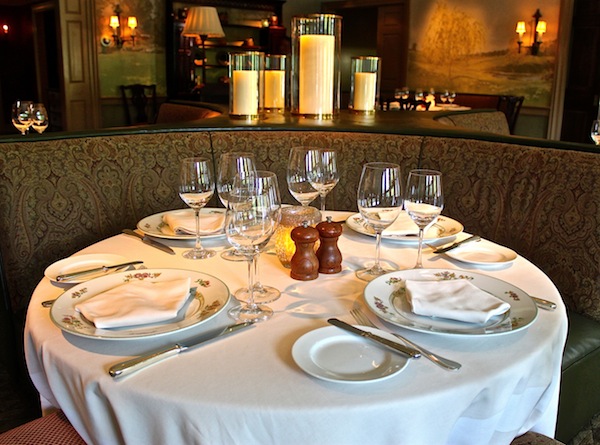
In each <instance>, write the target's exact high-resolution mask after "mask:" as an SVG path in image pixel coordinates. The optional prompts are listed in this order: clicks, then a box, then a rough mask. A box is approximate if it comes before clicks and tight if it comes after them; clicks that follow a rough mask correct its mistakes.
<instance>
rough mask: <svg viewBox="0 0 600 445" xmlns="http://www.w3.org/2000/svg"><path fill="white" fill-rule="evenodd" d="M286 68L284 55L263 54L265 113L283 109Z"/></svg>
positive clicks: (281, 111)
mask: <svg viewBox="0 0 600 445" xmlns="http://www.w3.org/2000/svg"><path fill="white" fill-rule="evenodd" d="M286 69H287V57H286V56H284V55H277V54H267V55H266V56H265V88H264V91H265V102H264V109H265V111H266V112H267V113H283V112H284V111H285V106H286V103H285V102H286V101H285V96H286V84H287V76H286Z"/></svg>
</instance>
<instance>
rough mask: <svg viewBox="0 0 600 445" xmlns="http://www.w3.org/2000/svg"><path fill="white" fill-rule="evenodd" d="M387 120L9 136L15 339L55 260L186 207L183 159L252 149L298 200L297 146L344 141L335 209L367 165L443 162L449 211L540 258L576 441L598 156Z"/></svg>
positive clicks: (596, 271)
mask: <svg viewBox="0 0 600 445" xmlns="http://www.w3.org/2000/svg"><path fill="white" fill-rule="evenodd" d="M389 114H390V113H388V116H385V117H382V118H381V119H380V120H378V119H379V118H377V117H376V118H375V120H376V123H375V124H374V123H373V122H368V121H366V120H362V119H361V118H357V119H354V120H353V119H351V118H349V117H348V118H343V119H342V120H341V122H340V123H339V124H333V125H319V124H318V123H311V122H303V123H290V122H289V121H288V120H284V121H283V122H282V123H273V124H270V123H269V122H266V123H262V124H257V125H255V126H249V125H243V124H236V123H232V122H229V120H228V119H226V118H222V117H217V118H214V119H209V120H208V121H210V122H209V123H205V124H202V125H198V126H193V127H192V126H188V127H180V126H178V127H176V126H172V127H169V126H149V127H146V128H144V129H140V128H137V129H134V130H131V129H116V130H104V131H99V132H95V133H93V134H91V133H88V134H66V133H65V134H51V133H49V134H48V135H44V136H41V137H23V138H4V139H0V196H2V199H1V200H0V255H1V258H0V259H1V263H0V265H1V268H2V270H1V272H2V273H1V274H0V277H1V279H2V286H1V287H0V289H1V290H2V293H3V297H4V301H5V308H4V309H3V311H4V312H8V314H9V316H10V317H11V319H12V320H13V321H14V322H15V324H16V325H17V332H18V333H19V334H18V335H20V326H21V324H22V321H23V318H24V314H25V311H26V307H27V304H28V300H29V297H30V295H31V294H32V292H33V290H34V288H35V286H36V284H37V283H38V282H39V281H40V279H41V278H42V277H43V272H44V269H45V268H46V267H47V266H48V265H50V264H51V263H53V262H54V261H57V260H59V259H61V258H64V257H66V256H69V255H71V254H72V253H73V252H75V251H77V250H79V249H81V248H83V247H85V246H87V245H89V244H91V243H94V242H96V241H98V240H100V239H102V238H105V237H108V236H112V235H115V234H117V233H120V232H121V230H122V229H123V228H133V227H135V224H136V223H137V221H139V220H140V219H141V218H143V217H145V216H148V215H150V214H154V213H157V212H161V211H165V210H169V209H174V208H182V207H184V205H183V203H182V202H181V201H180V199H179V197H178V194H177V192H176V187H177V181H178V167H179V160H180V159H182V158H184V157H188V156H192V155H205V156H209V157H211V158H213V160H215V161H216V160H218V158H219V156H220V155H221V153H223V152H225V151H231V150H247V151H252V152H254V153H255V154H256V156H257V160H258V163H259V165H260V167H261V168H264V169H268V170H272V171H274V172H275V173H276V174H277V176H278V178H279V181H280V188H281V192H282V196H283V200H284V202H286V203H294V200H293V198H292V197H291V196H290V194H289V192H288V191H287V187H286V183H285V171H286V164H287V154H288V152H289V149H290V147H292V146H294V145H315V146H325V147H333V148H336V149H337V150H338V153H339V164H340V166H339V170H340V172H341V179H340V182H339V184H338V185H337V186H336V188H335V189H334V190H333V192H332V194H331V195H332V196H331V197H330V198H329V199H330V201H329V203H328V208H332V209H336V210H356V188H357V184H358V180H359V177H360V172H361V168H362V165H363V164H364V163H365V162H368V161H377V160H386V161H390V162H396V163H398V164H400V166H401V168H402V171H403V173H404V174H406V173H407V172H408V171H409V170H410V169H412V168H415V167H417V166H422V167H427V168H434V169H438V170H440V171H442V172H443V174H444V177H443V181H444V191H445V197H446V199H445V202H446V207H445V209H444V214H445V215H448V216H450V217H452V218H455V219H457V220H459V221H461V222H462V223H463V224H464V226H465V230H466V231H468V232H472V233H477V234H480V235H481V236H483V237H485V238H488V239H490V240H493V241H495V242H497V243H500V244H503V245H506V246H509V247H510V248H512V249H514V250H515V251H517V252H518V253H519V254H521V255H523V256H524V257H526V258H528V259H529V260H530V261H532V262H533V263H535V264H536V265H537V266H538V267H540V268H541V269H542V270H543V271H544V272H545V273H546V274H547V275H548V276H549V277H550V278H551V279H552V280H553V282H554V283H555V284H556V286H557V287H558V289H559V291H560V292H561V295H562V296H563V298H564V300H565V303H566V304H567V306H568V309H569V320H570V331H569V338H568V344H567V347H566V350H565V354H564V359H563V381H562V386H561V399H560V406H559V423H558V429H557V438H558V439H559V440H561V441H564V442H567V441H569V440H570V439H572V438H573V436H574V435H575V434H576V433H577V432H578V431H579V430H580V429H581V428H582V427H584V426H586V425H587V424H588V423H589V422H590V419H592V417H594V415H596V414H597V413H599V412H600V379H599V378H598V376H599V375H600V372H599V371H600V193H599V190H600V153H598V152H596V151H594V148H593V147H588V146H584V145H574V144H564V143H560V142H553V141H545V140H533V139H524V138H516V137H512V136H500V135H494V134H491V133H483V132H469V131H465V130H461V129H459V128H453V127H445V126H443V125H442V124H440V123H436V122H434V121H433V120H431V118H428V119H427V120H423V119H422V118H421V120H419V121H414V120H413V119H414V118H413V117H412V115H411V116H408V115H405V114H402V113H397V114H396V116H397V117H394V119H406V120H405V121H390V119H391V118H390V117H389ZM406 116H408V117H406ZM212 204H213V205H217V200H216V199H214V201H213V203H212Z"/></svg>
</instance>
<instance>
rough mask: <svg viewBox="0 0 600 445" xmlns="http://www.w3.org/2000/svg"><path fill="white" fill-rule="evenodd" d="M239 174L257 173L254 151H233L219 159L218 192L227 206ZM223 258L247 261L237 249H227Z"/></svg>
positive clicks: (244, 175) (242, 175)
mask: <svg viewBox="0 0 600 445" xmlns="http://www.w3.org/2000/svg"><path fill="white" fill-rule="evenodd" d="M237 175H240V176H241V177H242V178H245V177H247V176H249V175H256V159H255V156H254V153H250V152H243V151H232V152H227V153H223V154H222V155H221V158H220V159H219V166H218V169H217V193H218V195H219V199H220V201H221V203H222V204H223V206H225V208H227V207H228V205H229V194H230V193H231V187H232V186H233V180H234V179H235V177H236V176H237ZM221 258H223V259H225V260H228V261H245V260H246V258H245V257H244V255H242V254H241V253H239V252H238V251H237V250H236V249H227V250H225V251H224V252H222V253H221Z"/></svg>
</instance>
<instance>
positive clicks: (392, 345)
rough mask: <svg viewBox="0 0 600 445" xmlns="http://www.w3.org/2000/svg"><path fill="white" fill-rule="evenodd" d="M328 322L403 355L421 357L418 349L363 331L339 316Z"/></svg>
mask: <svg viewBox="0 0 600 445" xmlns="http://www.w3.org/2000/svg"><path fill="white" fill-rule="evenodd" d="M327 322H328V323H329V324H332V325H334V326H337V327H338V328H341V329H344V330H345V331H348V332H351V333H353V334H355V335H360V336H361V337H363V338H366V339H367V340H370V341H372V342H375V343H377V344H379V345H381V346H385V347H386V348H388V349H390V350H392V351H394V352H399V353H400V354H402V355H406V356H408V357H409V358H419V357H421V352H420V351H417V350H416V349H412V348H409V347H407V346H404V345H401V344H400V343H396V342H395V341H392V340H388V339H387V338H383V337H380V336H379V335H376V334H373V333H371V332H368V331H363V330H362V329H359V328H357V327H354V326H352V325H351V324H348V323H346V322H345V321H342V320H339V319H337V318H330V319H329V320H327Z"/></svg>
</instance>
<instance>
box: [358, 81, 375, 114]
mask: <svg viewBox="0 0 600 445" xmlns="http://www.w3.org/2000/svg"><path fill="white" fill-rule="evenodd" d="M376 87H377V73H354V100H353V108H354V109H355V110H361V111H372V110H374V109H375V90H376Z"/></svg>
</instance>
